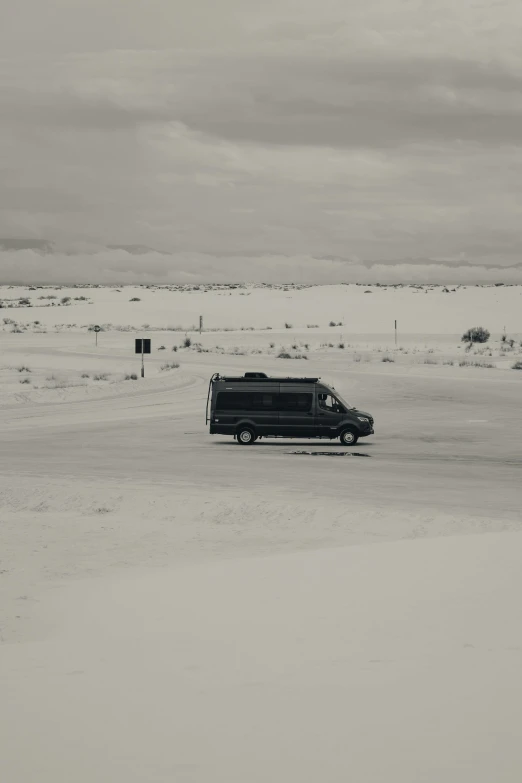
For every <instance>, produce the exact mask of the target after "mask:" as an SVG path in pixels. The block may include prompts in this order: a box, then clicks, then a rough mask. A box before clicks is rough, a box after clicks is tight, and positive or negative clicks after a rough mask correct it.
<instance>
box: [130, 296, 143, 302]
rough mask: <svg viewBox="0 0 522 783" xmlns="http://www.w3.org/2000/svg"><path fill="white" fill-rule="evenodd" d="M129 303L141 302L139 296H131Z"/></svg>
mask: <svg viewBox="0 0 522 783" xmlns="http://www.w3.org/2000/svg"><path fill="white" fill-rule="evenodd" d="M129 302H141V299H140V298H139V296H133V297H132V299H129Z"/></svg>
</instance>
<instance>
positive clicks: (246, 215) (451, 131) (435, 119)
mask: <svg viewBox="0 0 522 783" xmlns="http://www.w3.org/2000/svg"><path fill="white" fill-rule="evenodd" d="M6 17H7V18H6ZM521 40H522V6H521V5H520V4H519V3H518V2H516V0H505V1H504V2H502V1H499V2H492V1H491V2H485V1H482V0H459V2H458V3H455V2H454V0H453V2H449V0H448V1H446V0H353V1H352V2H350V3H347V2H346V0H342V1H341V0H322V1H321V2H320V3H318V2H317V0H299V2H296V0H278V1H277V2H275V0H274V1H272V0H267V1H266V2H263V3H258V2H254V0H220V2H215V0H191V2H190V3H188V2H186V0H183V2H178V1H176V0H147V2H145V0H125V1H124V0H103V2H102V1H101V0H90V2H89V3H85V2H83V0H17V2H16V3H13V4H11V6H10V7H9V9H8V10H7V12H6V13H5V12H4V14H3V19H2V26H1V27H0V45H1V52H2V58H1V59H0V175H1V176H0V246H1V245H2V241H1V240H2V239H4V240H11V239H19V240H26V241H27V244H28V246H30V247H32V248H33V249H27V250H25V249H23V247H22V249H17V247H19V245H18V246H17V245H16V243H15V244H14V245H13V243H9V242H4V247H5V248H6V249H4V250H0V282H9V281H12V280H14V279H16V280H27V281H31V275H36V277H37V278H38V282H45V281H46V280H48V281H54V280H60V281H63V282H73V281H74V279H77V280H78V282H81V281H83V282H85V281H90V282H97V281H98V280H99V281H100V282H125V281H128V282H135V281H136V280H140V281H142V282H147V281H149V280H154V281H156V282H161V281H162V280H163V281H165V282H166V281H169V282H172V281H175V280H180V281H183V280H191V279H204V280H213V279H215V280H223V279H234V278H239V279H252V280H254V279H255V280H270V279H273V280H277V281H280V280H282V279H299V274H300V275H301V279H303V280H305V279H306V281H307V282H308V281H310V280H313V279H314V280H317V281H322V280H324V281H328V282H330V281H332V280H337V279H339V280H344V281H349V280H354V281H362V280H363V279H365V280H368V281H375V282H377V281H379V282H386V281H387V280H388V281H390V282H397V281H399V280H401V279H403V281H404V282H409V281H410V280H411V281H413V282H422V281H423V280H425V281H426V282H446V281H448V282H452V281H455V282H488V281H491V282H495V281H497V280H498V281H504V282H509V281H510V280H511V281H513V282H520V269H521V267H520V264H521V262H522V252H521V251H522V233H521V229H520V226H521V218H522V198H521V185H520V183H521V182H522V47H521V46H520V41H521ZM35 240H46V241H48V242H52V243H53V245H54V252H53V253H51V254H49V253H47V254H45V255H41V254H39V252H38V249H37V248H36V249H35V245H34V243H35ZM22 245H23V243H22ZM114 245H116V246H126V249H124V250H119V249H110V248H108V246H114ZM135 245H139V246H145V247H146V248H149V249H150V250H148V251H146V250H144V249H143V247H140V248H139V249H137V248H134V247H132V246H135ZM155 251H161V252H155ZM376 275H380V277H379V278H377V277H376Z"/></svg>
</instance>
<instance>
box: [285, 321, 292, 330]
mask: <svg viewBox="0 0 522 783" xmlns="http://www.w3.org/2000/svg"><path fill="white" fill-rule="evenodd" d="M292 328H293V327H292V324H287V323H286V322H285V329H292Z"/></svg>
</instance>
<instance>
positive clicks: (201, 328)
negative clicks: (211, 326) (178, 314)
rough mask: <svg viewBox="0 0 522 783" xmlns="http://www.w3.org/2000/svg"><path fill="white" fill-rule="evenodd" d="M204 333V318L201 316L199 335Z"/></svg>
mask: <svg viewBox="0 0 522 783" xmlns="http://www.w3.org/2000/svg"><path fill="white" fill-rule="evenodd" d="M202 331H203V316H202V315H200V316H199V333H200V334H201V332H202Z"/></svg>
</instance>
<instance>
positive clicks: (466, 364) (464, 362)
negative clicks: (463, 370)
mask: <svg viewBox="0 0 522 783" xmlns="http://www.w3.org/2000/svg"><path fill="white" fill-rule="evenodd" d="M459 367H486V368H488V369H490V370H494V369H495V365H494V364H490V363H489V362H471V361H469V359H461V360H460V362H459Z"/></svg>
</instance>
